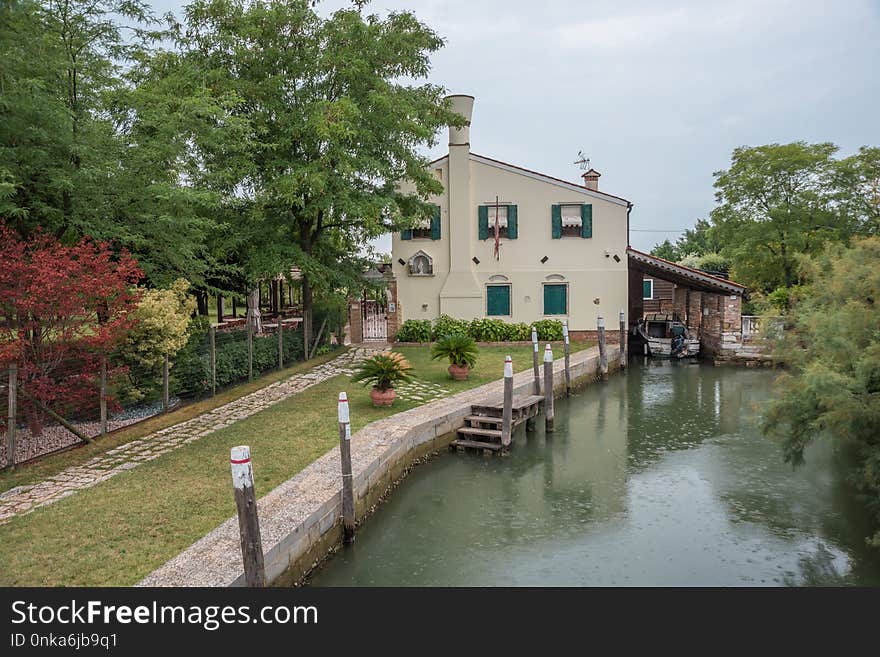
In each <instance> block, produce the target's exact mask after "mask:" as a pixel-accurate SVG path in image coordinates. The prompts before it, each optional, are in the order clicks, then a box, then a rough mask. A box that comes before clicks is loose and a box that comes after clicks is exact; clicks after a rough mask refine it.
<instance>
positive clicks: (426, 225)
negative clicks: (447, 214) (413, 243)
mask: <svg viewBox="0 0 880 657" xmlns="http://www.w3.org/2000/svg"><path fill="white" fill-rule="evenodd" d="M401 239H404V240H439V239H440V206H439V205H435V206H434V212H433V214H432V216H431V217H429V218H427V219H423V220H422V221H420V222H419V223H418V224H417V225H416V226H415V227H414V228H412V229H408V230H404V231H403V232H402V233H401Z"/></svg>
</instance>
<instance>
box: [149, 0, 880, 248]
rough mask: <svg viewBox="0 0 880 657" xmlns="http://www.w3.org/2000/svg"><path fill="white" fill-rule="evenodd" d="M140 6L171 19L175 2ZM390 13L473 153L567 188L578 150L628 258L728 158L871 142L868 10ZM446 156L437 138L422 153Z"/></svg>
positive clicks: (384, 0)
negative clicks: (624, 211)
mask: <svg viewBox="0 0 880 657" xmlns="http://www.w3.org/2000/svg"><path fill="white" fill-rule="evenodd" d="M152 4H153V6H154V7H155V9H156V10H157V12H160V13H164V12H165V11H169V10H170V11H174V12H175V13H177V14H178V15H179V13H180V12H179V9H180V7H181V6H183V4H185V3H183V2H177V1H174V0H152ZM345 4H346V3H345V2H339V1H334V2H322V3H320V4H319V5H318V10H319V11H320V12H322V13H329V12H330V11H332V10H333V9H335V8H338V7H340V6H344V5H345ZM401 9H408V10H410V11H413V12H414V13H415V14H416V15H417V16H418V17H419V19H420V20H422V21H423V22H425V23H427V24H428V25H430V26H431V27H432V28H433V29H434V30H435V31H437V32H438V33H439V34H440V35H441V36H442V37H443V38H444V39H445V40H446V47H445V48H443V49H442V50H441V51H440V52H439V53H437V54H436V55H435V57H434V58H433V72H432V75H431V82H434V83H436V84H441V85H443V86H445V87H446V88H447V89H449V91H450V92H452V93H465V94H471V95H473V96H475V97H476V102H475V105H474V115H473V122H472V127H471V145H472V149H473V150H474V152H476V153H480V154H482V155H488V156H490V157H494V158H497V159H500V160H505V161H507V162H510V163H513V164H517V165H520V166H524V167H526V168H530V169H535V170H537V171H541V172H544V173H547V174H550V175H552V176H556V177H560V178H564V179H567V180H572V181H574V182H577V181H579V178H578V176H579V174H580V171H579V170H578V167H577V166H576V165H575V164H574V161H575V160H576V159H577V153H578V151H579V150H583V152H584V153H585V154H586V155H587V156H588V157H589V158H591V161H592V164H593V166H594V167H595V168H596V169H597V170H598V171H600V172H601V173H602V178H601V181H600V189H602V190H605V191H607V192H609V193H612V194H615V195H618V196H623V197H625V198H627V199H629V200H631V201H632V202H633V203H634V204H635V207H634V208H633V211H632V222H631V226H632V229H633V232H632V234H631V242H632V245H633V246H634V247H636V248H639V249H644V250H648V249H650V248H651V247H652V246H653V245H654V244H655V243H656V242H660V241H662V240H663V239H664V238H667V237H668V238H670V239H674V238H675V237H677V236H678V235H679V234H680V233H681V231H682V230H684V229H685V228H689V227H691V226H692V225H693V223H694V221H695V220H696V219H698V218H701V217H706V216H707V215H708V213H709V211H710V210H711V209H712V207H713V204H714V194H713V189H712V181H713V179H712V172H713V171H717V170H718V169H721V168H726V167H727V165H728V163H729V159H730V153H731V151H732V150H733V149H734V148H735V147H737V146H742V145H757V144H765V143H772V142H780V143H784V142H790V141H796V140H800V139H803V140H806V141H811V142H817V141H832V142H834V143H835V144H837V145H838V146H840V148H841V152H842V153H843V154H845V155H848V154H850V153H852V152H854V151H855V150H857V149H858V147H859V146H862V145H874V146H877V145H880V72H878V68H880V1H878V0H838V1H835V2H829V1H828V0H663V1H662V2H661V1H659V0H651V1H649V0H618V1H617V2H598V1H595V0H580V1H577V0H540V1H536V0H410V1H409V2H403V1H400V0H378V1H376V2H373V3H372V4H371V5H370V7H369V8H368V11H372V12H376V13H383V12H385V11H388V10H401ZM445 151H446V136H445V134H444V135H440V136H439V141H438V144H437V145H436V146H435V147H434V148H433V149H432V150H431V151H430V152H429V153H428V154H429V155H431V156H435V157H436V156H440V155H442V154H444V153H445ZM641 231H662V232H641ZM390 244H391V240H390V238H386V239H384V240H380V242H379V244H378V246H379V248H380V249H381V250H384V251H390Z"/></svg>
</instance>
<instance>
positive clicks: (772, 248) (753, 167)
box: [711, 142, 855, 292]
mask: <svg viewBox="0 0 880 657" xmlns="http://www.w3.org/2000/svg"><path fill="white" fill-rule="evenodd" d="M836 151H837V147H836V146H834V144H830V143H824V144H807V143H805V142H795V143H792V144H769V145H766V146H757V147H754V148H747V147H742V148H737V149H735V150H734V151H733V157H732V162H731V166H730V168H729V169H727V170H725V171H717V172H716V173H715V188H716V190H717V192H716V194H715V196H716V199H717V201H718V203H719V205H718V206H717V207H716V208H715V209H714V210H712V223H713V226H712V228H711V230H712V231H713V232H715V233H716V235H717V237H718V238H719V239H720V240H721V243H722V244H723V249H722V252H723V254H724V255H725V256H727V257H728V258H729V259H730V260H731V262H732V263H733V267H734V272H733V276H734V278H736V279H737V280H739V281H740V282H742V283H745V284H746V285H748V286H750V287H752V288H754V289H758V290H762V291H765V292H769V291H771V290H773V289H775V288H777V287H780V286H782V287H785V288H791V287H793V286H794V285H795V284H797V261H798V257H799V255H800V254H815V253H818V252H820V251H821V250H822V248H823V247H824V246H825V244H826V242H828V241H838V240H844V239H846V238H848V237H849V236H850V235H852V233H853V231H854V228H855V227H854V225H853V222H852V221H846V220H845V218H841V217H840V216H839V215H838V214H837V213H835V211H834V207H833V193H832V185H831V182H832V179H833V176H834V160H833V158H832V156H833V155H834V153H835V152H836Z"/></svg>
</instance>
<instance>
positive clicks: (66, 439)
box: [0, 324, 330, 467]
mask: <svg viewBox="0 0 880 657" xmlns="http://www.w3.org/2000/svg"><path fill="white" fill-rule="evenodd" d="M264 330H265V331H266V332H264V333H263V334H261V335H253V334H250V331H248V330H247V328H246V326H235V327H230V328H227V329H224V330H222V331H221V330H214V329H208V327H207V325H205V330H204V331H196V332H194V333H193V334H192V335H191V336H190V339H189V341H188V342H187V344H186V346H185V347H184V348H183V349H181V350H180V351H179V352H178V353H176V354H174V355H173V356H169V357H167V358H166V357H165V356H164V355H163V354H147V355H146V356H145V355H144V354H140V355H139V357H138V358H132V357H130V355H129V356H127V357H126V355H125V354H124V353H123V352H120V353H115V354H109V355H108V356H107V357H106V359H104V362H103V365H102V364H101V360H102V359H100V358H90V359H79V358H75V359H67V360H65V361H64V362H61V363H57V364H41V366H40V367H36V368H35V367H28V368H26V370H25V369H23V368H22V369H20V368H19V367H18V366H16V365H13V366H11V367H9V368H8V369H3V370H2V371H0V407H2V408H3V410H4V413H3V416H2V417H0V436H2V437H3V438H4V439H3V440H2V445H0V467H9V466H14V465H16V464H20V463H23V462H25V461H29V460H32V459H35V458H37V457H40V456H45V455H47V454H51V453H53V452H57V451H59V450H63V449H67V448H69V447H72V446H74V445H77V444H80V443H82V442H84V441H89V440H91V439H92V438H95V437H97V436H99V435H101V434H102V433H104V432H110V431H114V430H116V429H120V428H122V427H125V426H128V425H131V424H133V423H135V422H139V421H141V420H144V419H147V418H150V417H153V416H155V415H157V414H159V413H162V412H164V411H167V410H168V409H170V408H173V407H174V406H176V405H178V404H180V403H181V402H182V401H185V400H193V399H198V398H203V397H207V396H210V395H212V394H214V393H216V392H217V391H218V390H221V389H223V388H225V387H228V386H231V385H235V384H237V383H241V382H243V381H247V380H249V379H253V378H256V377H258V376H260V375H261V374H263V373H266V372H269V371H271V370H274V369H278V368H279V367H281V366H283V367H288V366H290V365H292V364H293V363H295V362H296V361H301V360H303V358H304V349H303V335H302V328H301V326H299V325H296V324H293V325H290V326H288V325H284V324H283V325H282V328H281V329H280V333H279V328H278V325H277V324H275V325H267V326H266V327H265V329H264ZM329 342H330V339H329V333H328V334H327V335H326V336H324V337H322V339H321V343H320V344H319V345H318V347H317V349H316V355H320V354H321V353H324V352H325V351H326V350H328V349H329V348H330V347H329ZM104 371H106V375H105V376H104V375H102V373H103V372H104ZM47 390H50V391H51V392H50V393H49V394H46V391H47ZM40 392H42V394H40Z"/></svg>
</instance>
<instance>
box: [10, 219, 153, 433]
mask: <svg viewBox="0 0 880 657" xmlns="http://www.w3.org/2000/svg"><path fill="white" fill-rule="evenodd" d="M142 276H143V274H142V272H141V270H140V268H139V267H138V264H137V261H136V260H135V259H134V258H132V257H131V256H130V255H128V254H127V253H122V254H114V253H113V252H112V251H111V249H110V247H109V246H108V245H107V244H103V243H98V242H94V241H92V240H89V239H83V240H82V241H80V242H79V243H78V244H76V245H73V246H65V245H64V244H62V243H61V242H59V241H58V240H57V239H56V238H54V237H52V236H51V235H47V234H46V233H43V232H37V233H35V234H34V235H32V236H31V237H29V238H28V239H26V240H25V239H21V238H20V237H19V236H18V235H17V234H16V233H15V232H14V231H13V230H12V229H10V228H9V227H7V226H6V225H5V224H3V223H2V222H0V367H2V368H7V367H8V366H9V365H10V364H11V363H16V364H17V366H18V379H19V385H20V387H21V389H22V395H21V397H20V401H19V404H20V406H19V408H20V409H21V410H22V411H23V412H24V414H25V417H26V418H27V420H28V423H29V424H30V429H31V433H32V435H39V434H40V433H42V428H43V422H44V419H45V409H46V408H50V409H52V410H53V411H55V412H57V413H59V414H62V415H63V414H65V413H69V412H78V411H82V410H84V409H87V408H93V407H94V406H96V405H97V401H98V397H97V393H96V382H97V380H98V377H99V373H100V367H101V358H102V356H103V355H105V354H108V353H110V352H111V351H112V350H113V349H114V348H115V347H116V346H117V345H118V344H119V342H120V341H121V340H122V339H123V338H124V337H125V334H126V332H127V330H128V329H129V327H130V324H131V318H130V314H131V311H132V310H133V309H134V307H135V305H136V303H137V291H136V289H135V283H136V282H137V281H138V280H139V279H140V278H141V277H142Z"/></svg>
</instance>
